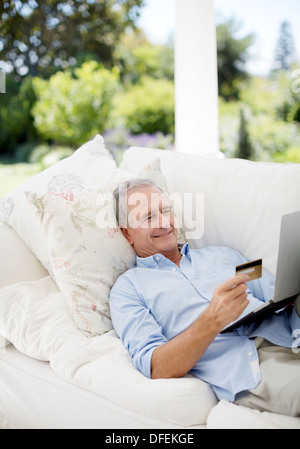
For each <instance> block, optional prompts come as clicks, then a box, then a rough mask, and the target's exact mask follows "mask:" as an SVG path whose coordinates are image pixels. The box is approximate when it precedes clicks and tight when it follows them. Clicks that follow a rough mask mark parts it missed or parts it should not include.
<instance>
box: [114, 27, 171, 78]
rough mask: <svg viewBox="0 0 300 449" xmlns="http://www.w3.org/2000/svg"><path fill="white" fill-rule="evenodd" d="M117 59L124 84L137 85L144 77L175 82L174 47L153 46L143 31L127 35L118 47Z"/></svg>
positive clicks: (169, 44)
mask: <svg viewBox="0 0 300 449" xmlns="http://www.w3.org/2000/svg"><path fill="white" fill-rule="evenodd" d="M115 58H116V60H118V61H119V65H120V72H121V78H122V81H123V82H124V84H128V83H130V84H136V83H138V82H139V81H140V80H141V78H142V77H143V76H144V75H147V76H149V77H151V78H155V79H161V78H165V79H168V80H171V81H173V80H174V45H173V43H172V42H171V41H170V42H169V43H168V44H166V45H153V44H151V43H150V42H149V41H148V39H147V38H146V36H145V34H144V33H143V32H142V31H141V30H137V31H135V32H133V33H126V35H124V36H123V37H122V39H121V41H120V43H119V44H118V45H117V48H116V51H115Z"/></svg>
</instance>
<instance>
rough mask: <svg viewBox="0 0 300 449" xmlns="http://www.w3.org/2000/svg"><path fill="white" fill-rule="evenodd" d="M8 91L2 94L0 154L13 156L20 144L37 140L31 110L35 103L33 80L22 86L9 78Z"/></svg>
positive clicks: (0, 107)
mask: <svg viewBox="0 0 300 449" xmlns="http://www.w3.org/2000/svg"><path fill="white" fill-rule="evenodd" d="M6 87H7V91H6V93H5V94H1V101H2V99H3V102H1V105H0V125H1V126H0V154H3V153H7V154H10V155H13V153H14V149H15V146H16V145H17V144H18V143H22V142H25V141H32V140H34V139H35V138H36V132H35V129H34V125H33V118H32V115H31V109H32V106H33V104H34V103H35V100H36V97H35V94H34V90H33V86H32V79H31V78H30V77H28V78H27V79H26V80H25V81H24V82H23V83H22V84H21V85H20V84H18V83H16V82H15V81H14V80H13V79H12V78H11V77H7V85H6Z"/></svg>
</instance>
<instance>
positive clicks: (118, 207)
mask: <svg viewBox="0 0 300 449" xmlns="http://www.w3.org/2000/svg"><path fill="white" fill-rule="evenodd" d="M147 187H153V188H155V189H157V190H159V191H160V192H162V193H164V192H163V190H162V189H161V188H160V187H158V186H157V185H156V184H155V182H153V181H152V179H147V178H135V179H130V180H128V181H125V182H123V184H121V185H119V186H118V187H117V188H116V189H115V190H114V193H113V195H114V201H115V211H116V219H117V223H118V225H119V226H120V227H121V228H122V227H123V228H126V227H127V217H128V214H127V198H128V194H129V192H132V191H134V190H139V189H145V188H147Z"/></svg>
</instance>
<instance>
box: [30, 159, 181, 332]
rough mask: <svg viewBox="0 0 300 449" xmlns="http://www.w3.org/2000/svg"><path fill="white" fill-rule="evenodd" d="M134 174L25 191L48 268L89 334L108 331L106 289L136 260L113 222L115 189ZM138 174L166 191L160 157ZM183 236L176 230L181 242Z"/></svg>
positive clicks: (112, 172)
mask: <svg viewBox="0 0 300 449" xmlns="http://www.w3.org/2000/svg"><path fill="white" fill-rule="evenodd" d="M136 177H137V176H136V174H132V173H129V172H126V171H125V170H121V169H118V168H115V169H111V168H110V171H109V179H107V178H106V180H105V181H104V180H103V178H104V177H102V180H103V181H102V182H101V184H100V185H92V186H90V187H86V186H84V185H81V184H78V185H72V184H71V185H70V184H69V183H65V182H60V183H59V184H58V183H57V182H56V188H53V185H52V184H51V189H48V191H47V192H46V193H42V194H41V193H39V192H36V191H35V190H33V191H26V192H25V195H26V197H27V200H28V202H29V204H30V205H31V208H32V210H33V213H34V215H35V216H36V217H37V218H38V222H39V223H40V227H41V231H40V232H41V233H42V234H43V235H44V237H45V241H46V246H47V255H46V259H47V260H48V263H47V269H48V271H49V273H50V275H51V276H52V277H53V279H54V280H55V282H56V284H57V285H58V287H59V288H60V290H61V292H63V293H64V294H65V297H66V301H67V306H68V309H69V311H70V313H71V315H72V317H73V319H74V321H75V323H76V325H77V326H78V328H79V329H81V330H82V331H83V332H84V333H85V334H86V335H87V336H96V335H101V334H103V333H105V332H107V331H109V330H111V329H112V323H111V319H110V314H109V304H108V298H109V293H110V289H111V287H112V285H113V284H114V282H115V281H116V280H117V278H118V276H119V275H120V274H122V273H123V272H125V271H126V270H127V269H128V268H130V267H131V266H132V265H133V264H134V263H135V258H136V253H135V251H134V249H133V248H132V246H131V245H130V244H129V243H128V242H127V240H126V239H125V237H124V236H123V234H122V232H121V231H120V229H119V227H118V225H117V223H116V217H115V207H114V200H113V191H114V189H115V188H116V187H117V186H118V185H120V184H121V183H122V182H124V181H125V180H128V179H130V178H136ZM139 177H142V178H145V177H147V178H151V179H152V180H153V181H154V182H155V183H156V184H157V185H158V186H159V187H160V188H161V189H163V190H164V191H166V192H167V191H168V189H167V185H166V180H165V177H164V174H163V173H162V171H161V169H160V161H159V159H158V160H155V161H154V162H152V163H151V164H149V165H147V166H146V167H143V168H142V169H141V171H140V173H139ZM61 180H62V178H61V177H59V178H58V181H61ZM181 237H182V236H181V234H180V232H179V238H178V240H179V241H182V239H181Z"/></svg>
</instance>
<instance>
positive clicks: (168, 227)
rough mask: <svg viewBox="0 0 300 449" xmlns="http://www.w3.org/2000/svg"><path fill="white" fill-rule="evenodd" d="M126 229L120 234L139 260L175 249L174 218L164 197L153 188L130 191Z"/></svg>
mask: <svg viewBox="0 0 300 449" xmlns="http://www.w3.org/2000/svg"><path fill="white" fill-rule="evenodd" d="M127 207H128V226H127V228H123V229H122V230H123V234H124V235H125V237H126V238H127V240H128V241H129V243H131V244H132V245H133V247H134V249H135V250H136V252H137V254H138V255H139V256H140V257H148V256H152V255H153V254H156V253H161V254H163V255H166V254H168V253H169V252H172V251H174V249H176V248H177V229H176V228H175V227H174V215H173V213H172V211H171V206H170V202H169V200H168V198H167V197H166V195H165V194H163V193H162V192H160V191H159V190H158V189H156V188H154V187H144V188H142V189H139V190H133V191H132V192H129V194H128V198H127Z"/></svg>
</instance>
